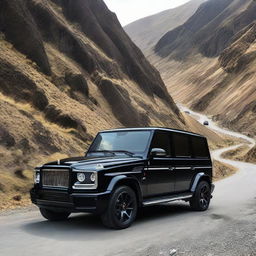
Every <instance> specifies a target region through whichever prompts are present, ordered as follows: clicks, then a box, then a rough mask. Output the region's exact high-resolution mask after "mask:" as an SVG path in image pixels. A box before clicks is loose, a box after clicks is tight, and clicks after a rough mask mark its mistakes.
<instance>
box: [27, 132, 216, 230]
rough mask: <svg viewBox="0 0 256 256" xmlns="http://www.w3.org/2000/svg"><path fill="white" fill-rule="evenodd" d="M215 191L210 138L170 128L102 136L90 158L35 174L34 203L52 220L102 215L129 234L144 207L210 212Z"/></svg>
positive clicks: (50, 165)
mask: <svg viewBox="0 0 256 256" xmlns="http://www.w3.org/2000/svg"><path fill="white" fill-rule="evenodd" d="M213 189H214V185H213V184H212V161H211V157H210V153H209V149H208V144H207V140H206V138H205V137H203V136H201V135H198V134H194V133H190V132H185V131H180V130H174V129H168V128H132V129H115V130H108V131H102V132H100V133H98V135H97V136H96V138H95V140H94V141H93V143H92V145H91V146H90V148H89V150H88V152H87V153H86V155H85V157H78V158H69V159H63V160H59V161H56V162H51V163H47V164H45V165H43V166H40V167H38V168H36V169H35V185H34V187H33V188H32V189H31V199H32V202H33V203H34V204H36V205H37V206H38V207H39V208H40V211H41V214H42V215H43V216H44V217H45V218H46V219H49V220H63V219H66V218H68V216H69V215H70V213H72V212H91V213H95V214H99V215H100V216H101V218H102V221H103V223H104V224H105V225H106V226H108V227H111V228H117V229H121V228H127V227H128V226H130V225H131V223H132V222H133V221H134V220H135V218H136V214H137V211H138V208H139V207H145V206H150V205H155V204H162V203H167V202H171V201H176V200H184V201H186V202H189V203H190V206H191V207H192V209H194V210H198V211H205V210H207V209H208V207H209V204H210V200H211V197H212V192H213Z"/></svg>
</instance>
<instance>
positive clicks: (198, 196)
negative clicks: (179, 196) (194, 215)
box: [189, 181, 211, 211]
mask: <svg viewBox="0 0 256 256" xmlns="http://www.w3.org/2000/svg"><path fill="white" fill-rule="evenodd" d="M210 201H211V188H210V185H209V183H208V182H207V181H201V182H200V183H199V184H198V185H197V188H196V191H195V193H194V196H193V197H192V199H191V200H190V202H189V203H190V207H191V208H192V209H193V210H194V211H206V210H207V209H208V208H209V205H210Z"/></svg>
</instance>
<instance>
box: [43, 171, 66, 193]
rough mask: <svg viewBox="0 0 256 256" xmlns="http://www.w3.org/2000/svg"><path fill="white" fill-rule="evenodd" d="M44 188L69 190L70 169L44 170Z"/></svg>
mask: <svg viewBox="0 0 256 256" xmlns="http://www.w3.org/2000/svg"><path fill="white" fill-rule="evenodd" d="M42 186H43V187H55V188H65V189H67V188H68V187H69V169H42Z"/></svg>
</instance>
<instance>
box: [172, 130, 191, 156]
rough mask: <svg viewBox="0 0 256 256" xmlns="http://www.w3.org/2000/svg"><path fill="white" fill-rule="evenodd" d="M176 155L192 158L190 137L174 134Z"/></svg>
mask: <svg viewBox="0 0 256 256" xmlns="http://www.w3.org/2000/svg"><path fill="white" fill-rule="evenodd" d="M172 141H173V148H174V155H175V156H176V157H191V152H190V143H189V136H188V135H186V134H182V133H173V134H172Z"/></svg>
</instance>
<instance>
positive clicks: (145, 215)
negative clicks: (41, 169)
mask: <svg viewBox="0 0 256 256" xmlns="http://www.w3.org/2000/svg"><path fill="white" fill-rule="evenodd" d="M184 214H191V210H190V208H189V207H188V205H186V204H178V203H177V204H169V205H158V206H151V207H147V208H144V209H141V210H140V211H139V212H138V216H137V220H136V221H135V223H134V224H133V225H132V226H131V227H130V228H128V229H126V230H111V229H108V228H105V227H104V226H103V225H102V223H101V220H100V217H99V216H94V215H92V214H74V215H71V217H70V218H69V219H68V220H66V221H61V222H50V221H46V220H44V219H43V218H42V219H41V220H40V221H33V222H30V223H26V224H24V225H23V226H22V227H21V228H22V229H23V230H24V231H25V232H28V233H30V234H32V235H35V236H40V237H47V238H52V239H56V240H69V241H70V240H76V241H77V240H78V241H79V240H85V239H86V240H90V241H92V240H95V241H97V240H108V239H113V237H115V236H116V237H119V236H120V234H131V232H134V231H135V230H145V228H147V227H150V226H151V224H154V223H156V222H157V223H158V224H160V223H162V225H165V222H166V221H167V220H168V222H170V221H172V219H175V217H177V216H180V215H184ZM174 221H175V220H174Z"/></svg>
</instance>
